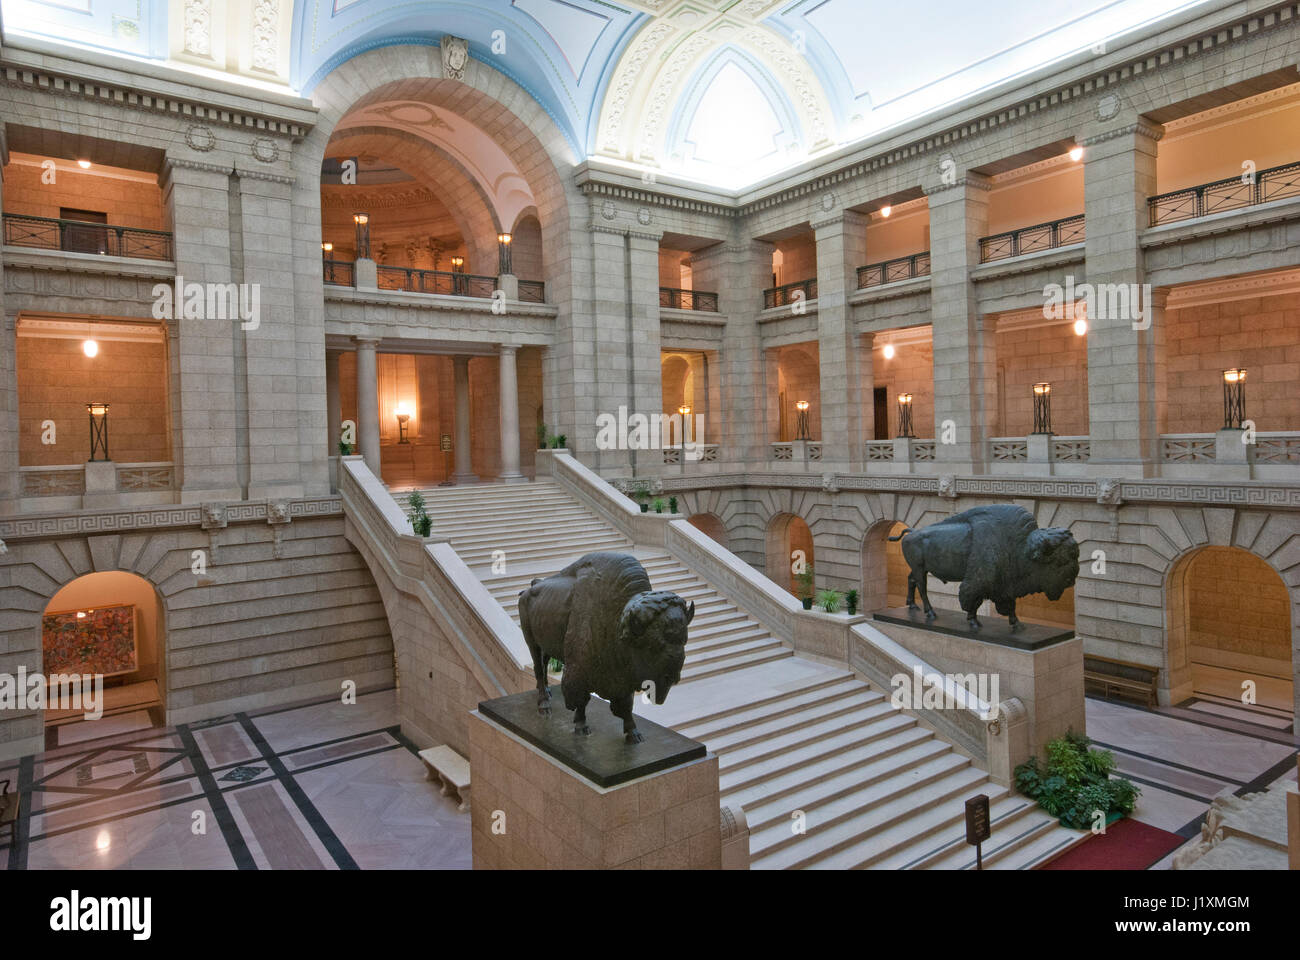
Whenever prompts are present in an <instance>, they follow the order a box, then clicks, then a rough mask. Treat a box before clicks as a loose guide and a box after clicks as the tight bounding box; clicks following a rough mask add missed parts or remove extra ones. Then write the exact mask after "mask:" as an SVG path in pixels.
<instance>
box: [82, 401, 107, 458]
mask: <svg viewBox="0 0 1300 960" xmlns="http://www.w3.org/2000/svg"><path fill="white" fill-rule="evenodd" d="M86 412H87V413H88V414H90V460H91V462H92V463H94V462H96V461H102V460H108V459H110V458H109V456H108V404H106V403H88V404H86Z"/></svg>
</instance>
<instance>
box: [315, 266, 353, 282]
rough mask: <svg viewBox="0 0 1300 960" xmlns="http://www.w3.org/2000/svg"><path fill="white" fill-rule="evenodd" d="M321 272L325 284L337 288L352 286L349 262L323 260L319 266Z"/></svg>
mask: <svg viewBox="0 0 1300 960" xmlns="http://www.w3.org/2000/svg"><path fill="white" fill-rule="evenodd" d="M321 271H322V274H323V276H324V280H325V282H326V283H332V284H334V285H335V286H339V287H350V286H352V285H353V280H352V278H353V276H354V273H353V269H352V261H351V260H325V261H323V262H322V264H321Z"/></svg>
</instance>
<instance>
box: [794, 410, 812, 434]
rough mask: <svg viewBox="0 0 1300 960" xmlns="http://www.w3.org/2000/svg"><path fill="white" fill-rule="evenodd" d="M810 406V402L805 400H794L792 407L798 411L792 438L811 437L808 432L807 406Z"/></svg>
mask: <svg viewBox="0 0 1300 960" xmlns="http://www.w3.org/2000/svg"><path fill="white" fill-rule="evenodd" d="M810 406H812V404H810V403H809V402H808V401H807V400H796V401H795V404H794V408H795V409H796V410H798V411H799V416H798V419H796V420H795V433H794V438H795V439H796V440H811V439H812V437H811V436H810V435H809V433H808V408H809V407H810Z"/></svg>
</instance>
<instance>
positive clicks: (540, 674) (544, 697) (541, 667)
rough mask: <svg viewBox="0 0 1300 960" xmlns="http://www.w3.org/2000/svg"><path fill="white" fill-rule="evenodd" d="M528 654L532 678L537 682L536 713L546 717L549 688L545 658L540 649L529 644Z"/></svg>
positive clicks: (549, 701) (549, 696)
mask: <svg viewBox="0 0 1300 960" xmlns="http://www.w3.org/2000/svg"><path fill="white" fill-rule="evenodd" d="M528 652H529V653H531V654H532V655H533V676H534V677H535V678H536V680H537V712H538V713H539V714H541V715H542V716H546V715H547V714H549V713H550V712H551V688H550V686H549V685H548V684H547V682H546V660H547V656H546V654H545V653H543V652H542V648H541V647H536V646H533V645H531V644H529V647H528Z"/></svg>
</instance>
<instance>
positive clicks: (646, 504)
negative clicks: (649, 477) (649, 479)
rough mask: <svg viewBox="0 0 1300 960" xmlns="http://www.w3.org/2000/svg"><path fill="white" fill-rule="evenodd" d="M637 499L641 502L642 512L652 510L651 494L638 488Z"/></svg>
mask: <svg viewBox="0 0 1300 960" xmlns="http://www.w3.org/2000/svg"><path fill="white" fill-rule="evenodd" d="M636 500H637V503H639V504H641V512H642V513H649V512H650V494H648V493H646V492H645V491H644V490H638V491H637V492H636Z"/></svg>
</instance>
